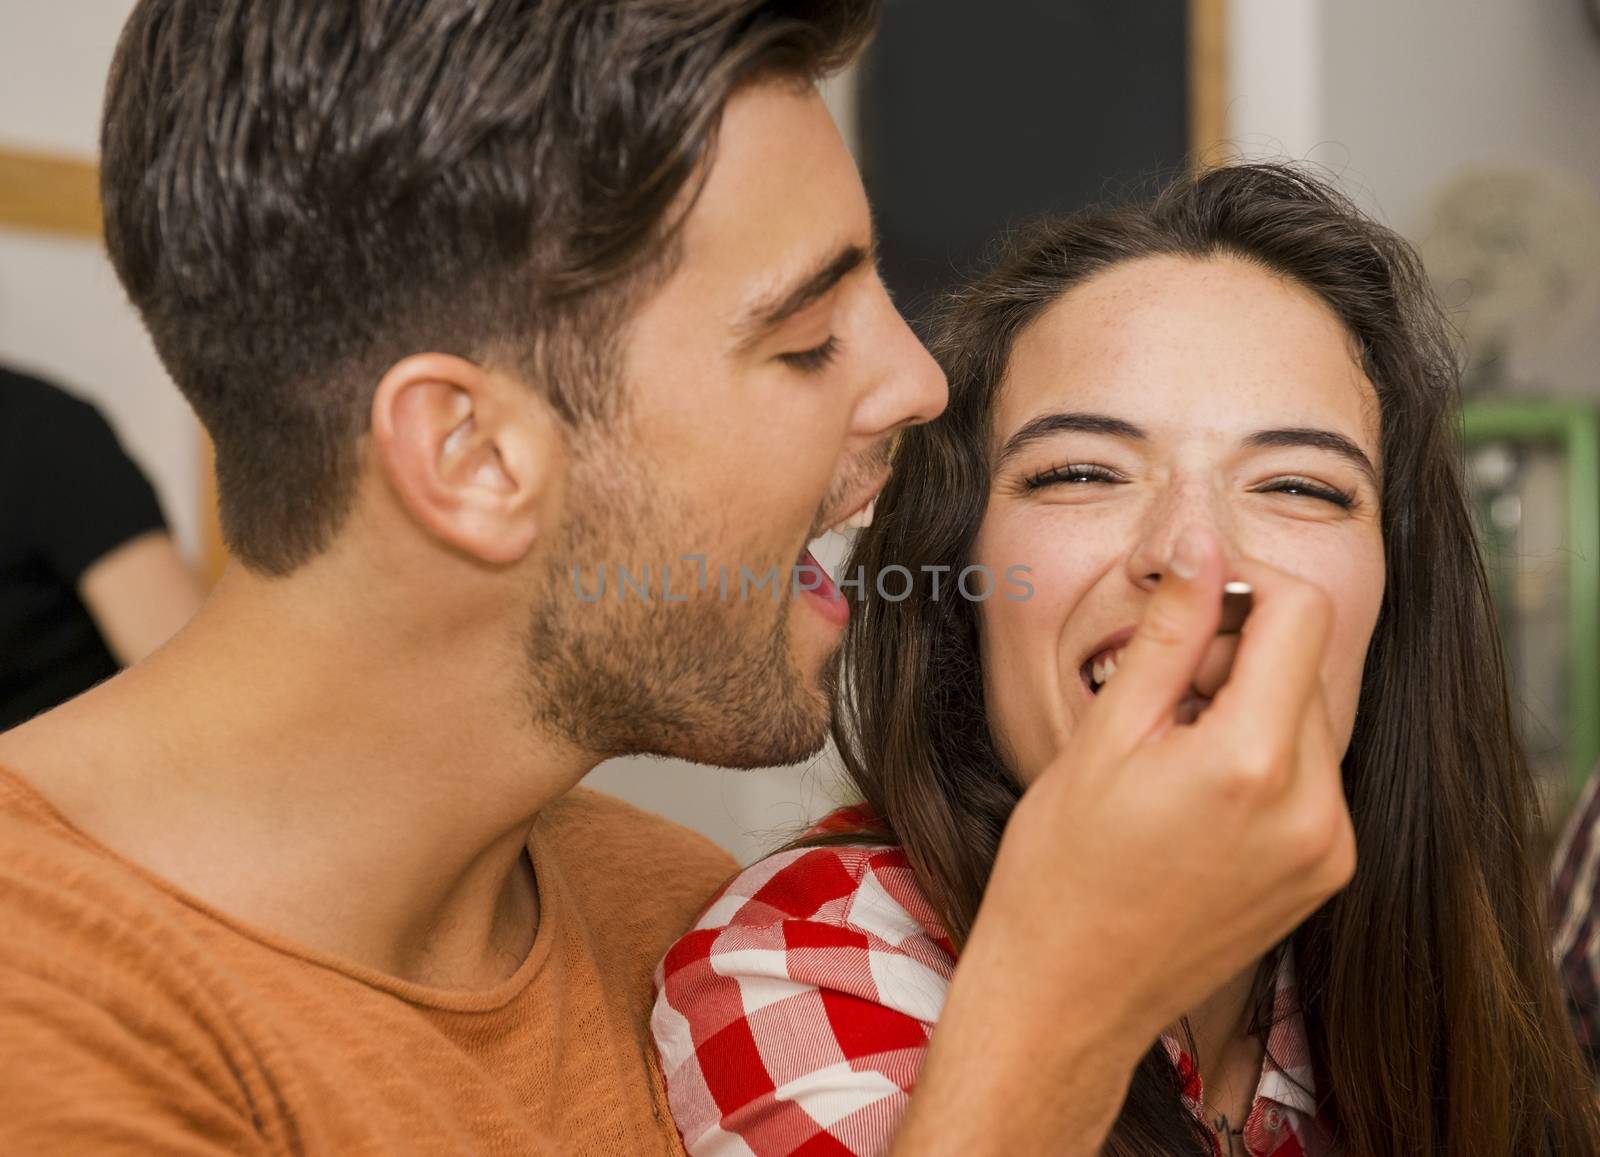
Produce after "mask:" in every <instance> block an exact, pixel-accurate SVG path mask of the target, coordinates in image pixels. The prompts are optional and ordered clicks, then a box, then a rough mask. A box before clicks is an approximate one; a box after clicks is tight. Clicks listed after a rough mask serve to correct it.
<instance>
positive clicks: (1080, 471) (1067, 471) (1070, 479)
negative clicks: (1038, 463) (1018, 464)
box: [1022, 462, 1128, 491]
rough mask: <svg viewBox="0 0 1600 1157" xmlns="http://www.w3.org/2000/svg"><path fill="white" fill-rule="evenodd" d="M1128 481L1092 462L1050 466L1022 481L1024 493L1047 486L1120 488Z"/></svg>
mask: <svg viewBox="0 0 1600 1157" xmlns="http://www.w3.org/2000/svg"><path fill="white" fill-rule="evenodd" d="M1127 481H1128V479H1127V477H1126V476H1125V475H1123V474H1121V473H1120V472H1118V471H1116V470H1113V469H1111V468H1110V467H1109V466H1100V465H1097V464H1095V463H1092V462H1074V463H1068V464H1066V465H1063V466H1051V467H1050V468H1049V469H1046V470H1039V471H1036V472H1034V473H1032V474H1028V475H1026V476H1024V477H1023V479H1022V489H1023V490H1024V491H1033V490H1043V489H1044V488H1045V487H1048V486H1091V485H1096V484H1100V485H1106V486H1120V485H1122V484H1123V483H1125V482H1127Z"/></svg>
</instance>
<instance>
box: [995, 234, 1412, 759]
mask: <svg viewBox="0 0 1600 1157" xmlns="http://www.w3.org/2000/svg"><path fill="white" fill-rule="evenodd" d="M991 438H992V446H991V454H992V457H991V461H992V462H993V463H994V468H993V474H992V478H991V485H990V490H989V502H988V508H987V511H986V513H985V515H984V521H983V526H982V527H981V529H980V532H979V535H978V539H977V543H976V547H975V551H974V558H973V562H974V563H981V564H983V565H985V566H987V567H988V568H989V570H990V572H991V573H992V574H995V575H1004V574H1005V573H1006V568H1007V567H1009V566H1012V565H1014V564H1024V565H1027V566H1029V567H1031V571H1032V573H1031V574H1029V575H1028V576H1027V577H1028V579H1029V581H1031V583H1032V584H1033V588H1034V590H1033V594H1032V596H1031V597H1029V598H1026V599H1008V598H1006V597H1005V589H1004V588H1002V590H1001V592H1000V593H997V594H996V595H995V596H994V597H991V598H990V599H988V600H987V601H986V602H984V603H983V604H982V606H981V607H980V609H979V614H980V631H979V635H980V648H981V654H982V658H983V670H984V690H985V696H986V701H987V706H988V712H989V721H990V727H991V728H992V730H993V731H994V734H995V736H996V738H997V740H998V741H999V743H1000V746H1001V750H1002V751H1003V752H1004V753H1005V756H1006V759H1007V762H1008V763H1009V764H1010V766H1011V767H1012V769H1013V771H1014V772H1015V773H1016V774H1017V775H1018V777H1019V778H1020V779H1021V780H1022V781H1023V782H1024V783H1026V782H1029V781H1030V780H1031V779H1032V778H1033V777H1034V776H1035V775H1037V774H1038V772H1039V771H1040V770H1041V769H1042V768H1043V767H1044V766H1045V765H1046V764H1047V763H1048V762H1049V761H1050V760H1051V759H1052V758H1053V757H1054V756H1055V754H1056V753H1057V751H1058V750H1059V747H1060V744H1061V743H1062V741H1063V740H1064V739H1065V738H1066V737H1067V736H1068V735H1070V734H1071V733H1072V731H1073V729H1074V728H1075V727H1076V726H1077V723H1078V720H1079V719H1081V718H1082V717H1083V713H1084V712H1085V711H1087V710H1088V709H1089V706H1090V704H1091V703H1092V702H1093V700H1094V696H1095V693H1096V690H1097V684H1098V681H1099V680H1100V679H1102V678H1105V677H1107V676H1108V673H1109V677H1111V678H1114V677H1115V664H1116V657H1117V651H1118V649H1119V648H1120V647H1121V646H1122V645H1123V644H1124V643H1126V642H1127V640H1128V638H1129V636H1130V635H1131V634H1132V631H1133V628H1134V627H1135V626H1136V625H1137V624H1138V622H1139V619H1140V616H1141V614H1142V613H1143V610H1144V605H1145V600H1146V599H1148V598H1149V596H1150V594H1151V592H1152V591H1154V590H1155V588H1156V585H1157V584H1158V583H1160V582H1161V580H1162V577H1163V575H1164V573H1165V571H1166V567H1167V561H1168V558H1169V556H1170V553H1171V549H1172V546H1173V543H1174V542H1175V541H1176V539H1177V538H1178V536H1179V535H1180V534H1181V533H1182V532H1183V531H1184V529H1186V528H1188V527H1200V526H1203V527H1208V528H1210V529H1211V530H1212V531H1213V532H1214V533H1215V534H1216V535H1217V536H1218V537H1219V538H1220V539H1221V540H1222V542H1223V543H1224V544H1225V545H1226V548H1227V550H1228V552H1229V553H1230V555H1231V556H1233V557H1239V558H1251V559H1256V560H1259V561H1261V562H1264V563H1267V564H1270V565H1271V566H1274V567H1276V568H1278V569H1279V570H1282V571H1286V572H1288V573H1290V574H1294V575H1297V576H1299V577H1301V578H1303V579H1306V580H1307V581H1309V582H1313V583H1315V584H1317V585H1318V586H1319V587H1321V588H1322V589H1323V590H1324V591H1325V592H1327V594H1328V595H1329V597H1330V598H1332V600H1333V605H1334V622H1333V631H1332V635H1331V638H1330V643H1329V646H1328V651H1327V657H1326V659H1325V661H1324V663H1323V667H1322V678H1323V686H1324V690H1325V693H1326V696H1327V701H1328V709H1329V713H1330V715H1331V717H1332V722H1333V726H1334V729H1335V731H1336V733H1337V734H1338V735H1339V736H1340V737H1341V740H1342V741H1343V742H1344V743H1348V741H1349V736H1350V731H1351V728H1352V726H1353V724H1354V721H1355V709H1356V700H1357V696H1358V694H1359V692H1360V689H1361V671H1362V666H1363V663H1364V661H1365V658H1366V652H1367V643H1368V640H1369V639H1370V638H1371V636H1372V629H1373V625H1374V623H1375V622H1376V620H1377V617H1378V608H1379V606H1380V604H1381V602H1382V599H1383V587H1384V557H1383V538H1382V533H1381V529H1380V521H1379V510H1378V494H1379V489H1378V479H1377V477H1376V471H1377V469H1378V467H1379V464H1380V463H1381V461H1382V459H1381V457H1380V455H1379V446H1378V405H1377V399H1376V394H1375V392H1374V390H1373V387H1372V383H1371V382H1370V381H1368V380H1367V377H1366V375H1365V374H1364V373H1363V372H1362V369H1361V365H1360V363H1359V362H1358V361H1357V359H1356V355H1355V352H1354V350H1353V348H1352V342H1351V339H1350V337H1349V335H1348V334H1347V332H1346V331H1345V329H1344V328H1343V326H1342V325H1341V324H1340V322H1339V320H1338V319H1337V318H1336V317H1335V316H1334V314H1333V312H1332V311H1331V310H1329V309H1328V307H1327V306H1326V305H1325V304H1323V303H1322V301H1321V300H1320V299H1319V298H1318V297H1316V296H1315V295H1314V294H1313V293H1311V292H1310V291H1309V290H1307V289H1305V288H1303V287H1301V286H1299V285H1297V284H1294V283H1292V282H1290V281H1287V280H1285V279H1284V278H1282V277H1278V276H1276V275H1274V274H1271V273H1268V272H1266V271H1265V270H1263V269H1261V268H1260V267H1258V266H1255V265H1252V264H1249V263H1247V262H1244V261H1240V260H1236V259H1231V258H1217V259H1209V260H1204V261H1197V260H1189V259H1183V258H1175V257H1158V258H1146V259H1143V260H1139V261H1133V262H1128V263H1126V264H1123V265H1120V266H1117V267H1116V268H1114V269H1111V270H1109V271H1108V272H1106V273H1103V274H1100V275H1098V276H1097V277H1095V278H1093V279H1092V280H1090V281H1088V282H1085V283H1084V284H1082V285H1079V286H1078V287H1076V288H1075V289H1073V290H1071V291H1069V292H1068V293H1067V294H1065V295H1064V296H1063V297H1062V298H1061V299H1060V300H1059V301H1057V302H1056V303H1055V304H1054V305H1053V306H1051V307H1050V309H1049V310H1048V311H1046V312H1045V313H1044V314H1042V315H1041V316H1040V317H1039V319H1038V320H1037V321H1036V322H1035V323H1034V324H1033V325H1032V326H1031V327H1030V328H1029V329H1028V330H1027V331H1026V332H1025V333H1024V334H1023V335H1022V337H1021V338H1020V339H1019V340H1018V341H1017V343H1016V346H1015V348H1014V350H1013V352H1012V357H1011V362H1010V365H1009V367H1008V369H1007V373H1006V378H1005V381H1004V382H1003V383H1002V386H1001V389H1000V394H999V396H998V398H997V399H996V406H995V411H994V420H993V423H992V433H991Z"/></svg>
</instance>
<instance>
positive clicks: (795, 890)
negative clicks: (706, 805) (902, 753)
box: [651, 847, 1334, 1157]
mask: <svg viewBox="0 0 1600 1157" xmlns="http://www.w3.org/2000/svg"><path fill="white" fill-rule="evenodd" d="M954 970H955V957H954V954H953V953H952V951H951V946H950V941H949V939H948V938H947V937H946V936H945V934H944V932H943V931H942V930H941V928H940V926H939V921H938V919H937V918H936V917H935V915H934V913H933V910H932V909H931V908H930V907H929V905H928V903H927V901H926V899H924V897H923V896H922V894H921V892H920V890H919V889H918V888H917V885H916V881H915V879H914V878H913V876H912V872H911V868H910V866H909V864H908V863H907V861H906V857H905V853H904V852H903V851H902V850H901V849H899V848H895V847H826V848H812V849H804V850H800V851H791V852H784V853H781V854H779V855H776V856H772V857H771V858H769V859H766V860H763V861H762V862H761V863H758V864H756V865H755V866H754V867H751V868H749V869H747V870H746V871H745V872H743V873H741V874H740V875H739V876H738V877H736V878H735V879H734V880H733V882H732V883H730V884H729V885H728V886H727V887H726V888H725V889H724V890H723V891H722V893H721V894H720V895H719V896H718V897H717V899H716V900H715V901H714V902H713V903H712V904H711V906H710V908H709V909H707V911H706V913H705V914H704V915H703V916H702V917H701V918H700V921H699V923H698V924H697V925H696V926H695V929H694V931H692V932H690V933H689V934H688V935H687V936H685V937H684V938H683V939H682V940H680V941H678V943H677V944H676V945H674V946H673V948H672V949H671V950H670V951H669V952H668V953H667V956H666V959H664V960H663V961H662V963H661V967H660V968H659V969H658V970H657V974H656V985H657V998H656V1005H655V1011H654V1013H653V1015H652V1017H651V1028H652V1029H653V1031H654V1033H655V1038H656V1045H657V1047H658V1048H659V1049H660V1052H661V1063H662V1068H663V1071H664V1072H665V1073H666V1078H667V1094H668V1099H669V1101H670V1102H671V1106H672V1113H673V1116H674V1117H675V1118H676V1120H677V1124H678V1129H679V1131H680V1132H681V1133H682V1134H683V1139H684V1144H685V1146H686V1147H687V1148H688V1151H689V1153H690V1154H691V1155H692V1157H779V1155H780V1154H781V1155H788V1154H805V1155H806V1157H823V1155H835V1154H837V1155H840V1157H866V1155H868V1154H878V1153H882V1152H883V1151H884V1150H885V1149H887V1148H888V1145H889V1141H890V1139H891V1138H892V1137H893V1135H894V1131H895V1128H896V1126H897V1125H898V1123H899V1121H900V1117H901V1114H902V1113H904V1112H905V1109H906V1105H907V1103H908V1102H909V1101H910V1099H911V1090H912V1088H913V1087H914V1086H915V1085H916V1082H917V1073H918V1071H919V1070H920V1069H921V1067H922V1060H923V1057H924V1055H925V1054H926V1052H927V1048H928V1040H929V1037H930V1036H931V1034H932V1032H933V1026H934V1023H935V1022H936V1021H937V1020H938V1019H939V1013H940V1010H941V1009H942V1007H943V1005H944V998H945V992H946V990H947V989H948V987H949V984H950V977H951V974H952V973H953V972H954ZM1276 997H1277V999H1276V1007H1275V1009H1274V1016H1273V1022H1274V1023H1273V1026H1272V1028H1271V1029H1270V1030H1269V1035H1268V1040H1267V1057H1268V1059H1267V1061H1266V1063H1265V1065H1264V1066H1263V1070H1262V1074H1261V1080H1260V1082H1259V1084H1258V1085H1257V1088H1256V1096H1255V1102H1254V1105H1253V1107H1252V1109H1251V1112H1250V1116H1249V1118H1248V1120H1247V1121H1246V1122H1245V1127H1244V1138H1243V1140H1244V1145H1245V1148H1246V1150H1247V1152H1248V1153H1249V1154H1250V1155H1251V1157H1324V1155H1327V1154H1331V1153H1333V1152H1334V1150H1333V1149H1332V1148H1331V1147H1330V1146H1329V1145H1328V1143H1327V1142H1326V1140H1325V1139H1324V1138H1325V1133H1324V1131H1323V1130H1322V1129H1321V1128H1320V1127H1319V1125H1318V1123H1317V1121H1316V1119H1315V1102H1314V1099H1313V1095H1312V1092H1311V1067H1310V1061H1309V1055H1308V1053H1307V1049H1306V1039H1305V1030H1304V1024H1303V1022H1302V1020H1301V1018H1300V1016H1299V1015H1298V1013H1297V1011H1296V1010H1295V1002H1294V991H1293V978H1292V969H1291V968H1290V966H1289V965H1288V963H1287V959H1286V961H1285V965H1284V966H1283V967H1281V968H1280V969H1279V974H1278V984H1277V993H1276ZM1163 1039H1164V1041H1165V1043H1166V1045H1167V1047H1168V1049H1169V1050H1170V1051H1171V1053H1172V1055H1173V1059H1174V1061H1175V1062H1176V1064H1177V1066H1178V1070H1179V1072H1180V1074H1181V1075H1182V1076H1183V1077H1184V1079H1185V1089H1184V1096H1185V1100H1186V1101H1187V1102H1188V1103H1189V1104H1190V1107H1191V1108H1192V1109H1193V1110H1194V1111H1195V1112H1196V1113H1197V1114H1198V1113H1200V1112H1201V1087H1200V1075H1199V1073H1198V1072H1197V1071H1196V1069H1195V1066H1194V1065H1193V1063H1191V1061H1190V1060H1189V1057H1188V1056H1187V1055H1186V1054H1185V1053H1184V1051H1183V1050H1182V1049H1181V1048H1180V1047H1179V1046H1178V1044H1177V1042H1176V1041H1174V1040H1173V1039H1172V1038H1170V1037H1165V1038H1163ZM1219 1152H1220V1150H1219Z"/></svg>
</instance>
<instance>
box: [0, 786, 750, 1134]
mask: <svg viewBox="0 0 1600 1157" xmlns="http://www.w3.org/2000/svg"><path fill="white" fill-rule="evenodd" d="M529 848H530V850H531V853H532V861H533V866H534V873H535V875H536V877H537V879H538V889H539V910H540V925H539V934H538V936H537V937H536V939H535V942H534V946H533V950H532V952H530V953H529V955H528V958H527V959H526V960H525V961H524V962H523V964H522V965H521V967H519V968H518V969H517V972H516V973H515V975H513V976H512V977H510V978H509V979H508V980H506V981H504V982H503V983H501V984H500V985H498V986H496V987H495V988H493V989H491V990H488V991H480V992H451V991H443V990H438V989H431V988H427V987H425V986H422V985H417V984H411V983H408V982H405V981H401V980H396V979H393V978H391V977H387V976H384V975H382V974H381V973H378V972H375V971H372V970H368V969H363V968H361V967H358V966H354V965H350V964H347V963H344V962H341V961H338V960H335V959H332V958H328V957H324V956H320V955H318V954H317V953H315V952H313V951H309V950H307V949H304V948H301V947H299V946H296V945H294V944H291V943H288V942H286V941H283V940H280V939H277V938H275V937H273V936H272V935H271V934H269V933H264V932H261V931H257V930H253V929H250V928H247V927H244V926H242V925H240V924H238V923H236V922H234V921H232V920H230V919H229V918H228V917H227V916H225V915H223V914H221V913H219V912H217V911H216V910H214V909H211V908H208V907H207V906H206V905H204V904H202V903H200V902H198V901H197V900H195V899H194V898H192V897H188V896H185V895H184V894H183V893H181V892H180V891H178V890H177V889H175V888H174V887H172V886H171V885H170V884H167V883H166V882H165V881H163V880H161V879H159V878H157V877H155V876H153V875H152V874H150V873H147V872H145V871H143V870H141V869H140V868H139V867H137V866H136V865H133V864H130V863H129V862H127V861H126V860H123V859H121V858H119V857H118V856H116V855H115V854H114V853H112V852H111V851H109V850H108V849H106V848H104V847H103V846H101V845H99V844H97V843H95V842H94V841H93V840H92V839H90V838H89V837H88V836H86V835H85V834H83V833H82V832H80V831H78V830H76V829H75V828H73V827H72V826H71V825H70V824H69V823H68V822H67V821H66V820H65V819H64V818H63V817H62V816H61V815H60V814H59V813H57V812H56V811H55V810H54V809H53V808H52V807H51V806H50V805H49V804H48V803H47V802H46V801H45V800H44V799H43V798H41V797H40V796H39V795H38V794H37V793H36V792H35V791H33V790H32V789H31V788H30V787H29V786H28V785H27V784H26V783H25V782H24V781H23V780H21V779H20V778H18V777H16V776H14V775H12V774H10V773H7V772H5V771H3V770H0V1153H5V1154H8V1155H10V1154H18V1155H20V1154H34V1153H38V1154H58V1153H62V1154H64V1153H71V1154H80V1153H82V1154H99V1153H138V1154H155V1153H162V1154H185V1155H190V1157H202V1155H208V1157H209V1155H216V1157H220V1155H221V1154H338V1155H339V1157H356V1155H357V1154H383V1155H384V1157H389V1155H392V1154H407V1153H419V1154H435V1153H438V1154H473V1155H479V1154H518V1155H519V1157H521V1155H528V1154H563V1155H565V1154H585V1153H588V1154H604V1155H605V1157H617V1155H622V1157H635V1155H652V1154H682V1152H683V1149H682V1147H681V1146H680V1144H679V1142H678V1135H677V1131H676V1129H674V1127H673V1124H672V1119H671V1117H670V1116H669V1115H668V1113H667V1109H666V1100H665V1097H664V1095H663V1092H662V1082H661V1075H660V1071H659V1069H658V1068H657V1065H656V1060H655V1055H654V1051H653V1048H652V1046H651V1044H650V1040H649V1035H648V1029H647V1025H646V1021H647V1018H648V1016H649V1012H650V1005H651V1000H652V995H653V994H652V990H651V978H652V973H653V971H654V968H655V965H656V962H657V961H658V960H659V959H660V957H661V955H662V953H664V952H665V951H666V949H667V947H668V946H669V945H670V944H671V943H672V941H673V939H674V938H675V937H676V936H678V935H679V934H680V933H682V932H683V931H685V930H686V929H687V928H688V927H689V925H690V923H691V922H692V921H693V919H694V917H695V915H696V914H697V912H698V911H699V909H700V908H701V906H702V905H703V904H704V903H705V902H706V901H707V900H709V899H710V897H711V894H712V892H713V891H714V890H715V889H716V888H717V887H718V886H719V885H721V884H722V883H723V882H725V881H726V879H727V878H728V877H729V875H731V873H732V871H733V863H732V861H731V860H730V859H729V858H728V856H727V855H726V854H724V853H723V852H721V851H719V850H718V849H716V848H715V847H714V846H712V845H711V844H710V843H708V842H707V841H705V840H703V839H701V838H700V837H699V836H696V835H694V834H692V833H690V832H688V831H686V830H684V829H682V828H679V827H677V826H675V825H673V824H670V823H668V822H667V821H666V820H663V819H660V818H659V817H656V816H652V815H649V814H647V813H645V812H641V811H639V810H637V809H635V808H632V807H630V806H628V805H627V804H624V803H622V802H621V801H619V800H614V799H611V798H609V797H607V796H603V795H599V794H596V793H594V792H590V791H584V790H578V791H574V792H573V793H571V794H570V795H568V796H566V797H565V798H563V799H562V800H560V801H559V802H557V803H555V804H553V805H552V806H550V807H549V808H547V809H546V810H545V812H544V813H543V814H542V815H541V816H540V817H539V820H538V822H537V823H536V824H535V825H534V829H533V835H532V837H531V839H530V840H529Z"/></svg>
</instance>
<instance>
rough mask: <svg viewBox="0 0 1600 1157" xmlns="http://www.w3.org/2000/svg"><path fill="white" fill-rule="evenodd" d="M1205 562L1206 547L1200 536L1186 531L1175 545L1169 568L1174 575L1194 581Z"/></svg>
mask: <svg viewBox="0 0 1600 1157" xmlns="http://www.w3.org/2000/svg"><path fill="white" fill-rule="evenodd" d="M1204 561H1205V546H1204V544H1203V543H1201V541H1200V536H1199V534H1198V533H1197V532H1195V531H1193V530H1186V531H1184V532H1183V533H1182V534H1180V535H1179V536H1178V541H1177V542H1176V543H1174V544H1173V547H1172V558H1171V559H1170V560H1169V564H1168V565H1169V566H1171V568H1172V573H1173V574H1175V575H1177V576H1178V577H1179V578H1181V579H1192V578H1194V576H1195V575H1197V574H1199V573H1200V564H1201V563H1202V562H1204Z"/></svg>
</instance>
